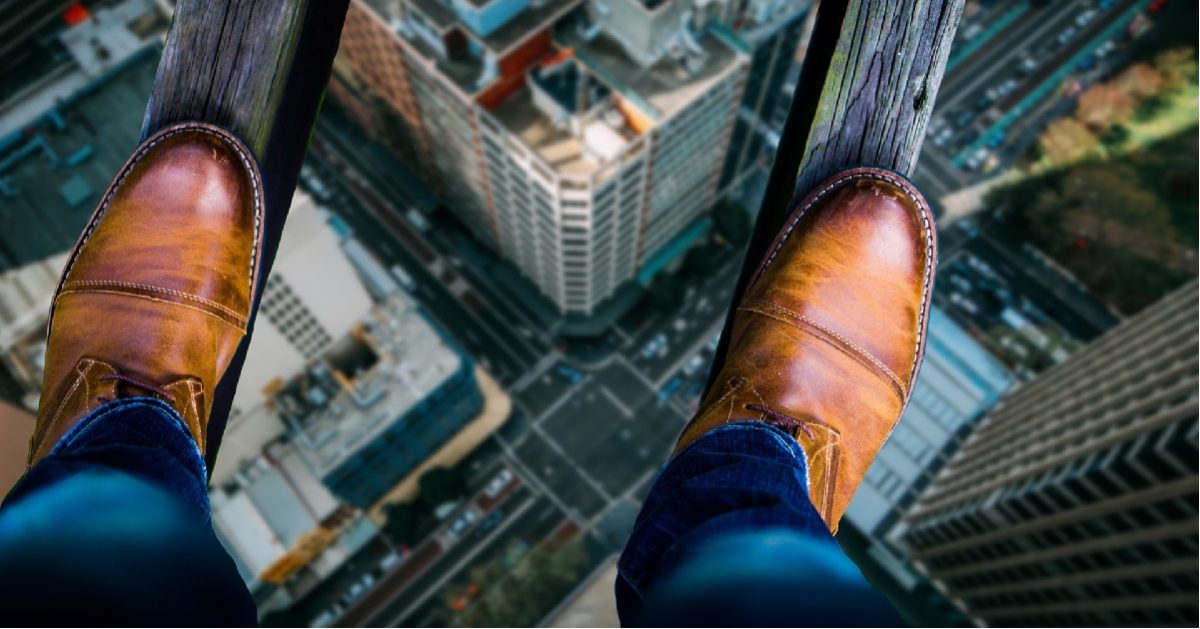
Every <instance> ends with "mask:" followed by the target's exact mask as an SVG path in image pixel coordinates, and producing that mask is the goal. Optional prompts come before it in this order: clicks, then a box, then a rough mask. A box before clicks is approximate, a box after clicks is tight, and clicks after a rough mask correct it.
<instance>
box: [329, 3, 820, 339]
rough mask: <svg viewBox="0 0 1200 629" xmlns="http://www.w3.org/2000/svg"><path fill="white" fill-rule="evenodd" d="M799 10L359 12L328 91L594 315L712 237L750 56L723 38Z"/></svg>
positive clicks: (666, 7) (485, 233)
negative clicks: (626, 288)
mask: <svg viewBox="0 0 1200 629" xmlns="http://www.w3.org/2000/svg"><path fill="white" fill-rule="evenodd" d="M796 4H805V5H807V3H797V2H782V3H779V2H776V3H769V2H753V3H741V2H732V1H730V0H713V1H707V2H700V1H697V0H588V1H586V2H585V1H584V0H558V1H553V2H551V1H546V0H488V1H483V0H481V1H478V2H463V1H457V0H453V1H452V0H395V1H385V0H380V1H374V2H364V1H363V0H355V1H354V2H352V3H351V8H350V13H349V15H348V17H347V20H346V26H345V32H344V35H343V37H342V47H341V51H340V53H339V60H338V62H337V63H336V64H335V76H336V80H335V81H334V82H333V83H332V84H331V90H332V91H333V93H334V95H335V96H337V97H338V98H339V100H340V101H342V102H343V103H344V104H345V105H346V106H347V107H348V108H349V109H350V111H351V113H352V114H353V115H354V116H355V117H356V118H358V119H359V121H360V122H361V123H362V124H363V125H364V126H366V127H367V128H368V129H370V130H372V131H373V132H374V134H375V135H376V136H378V137H380V138H381V139H383V140H384V141H386V142H388V143H390V144H391V145H392V146H394V147H395V148H397V150H399V151H400V152H402V153H404V154H405V155H406V156H407V158H408V159H407V161H408V162H409V163H410V164H411V165H412V167H413V168H414V169H416V170H417V171H419V172H420V173H421V174H422V175H423V176H424V178H425V179H426V180H427V181H429V182H430V183H432V184H433V185H434V186H435V187H436V188H438V190H439V191H440V193H441V196H442V197H443V199H444V200H445V202H446V205H447V207H449V208H450V209H451V210H453V211H454V212H456V213H457V214H458V216H459V217H460V218H461V219H462V221H463V222H464V223H465V224H467V225H468V226H469V227H470V228H472V229H473V230H474V232H475V233H476V234H477V235H478V236H479V237H480V238H482V239H483V240H485V241H487V242H489V243H491V245H492V247H493V248H494V249H496V250H497V251H499V252H500V253H501V254H503V255H504V256H505V257H506V258H508V259H509V260H512V261H513V262H514V263H515V264H516V265H517V267H518V268H520V270H521V271H522V272H523V273H524V274H525V275H526V276H527V277H528V278H530V279H531V280H532V281H533V282H534V284H536V285H537V287H538V288H539V289H540V290H541V292H542V293H543V294H544V295H545V296H547V297H548V298H549V299H550V300H551V301H552V302H554V303H555V304H557V306H558V307H559V309H560V311H562V312H563V313H566V314H578V315H588V314H590V313H592V312H593V311H594V310H595V309H596V308H597V306H598V305H600V304H602V303H603V302H604V301H605V300H606V299H607V298H609V297H611V296H612V295H613V294H614V292H615V291H616V290H617V289H618V288H619V287H621V286H622V285H623V284H624V283H626V282H627V281H629V280H632V279H634V278H639V279H642V280H643V281H646V280H648V278H649V277H650V276H652V275H653V274H654V273H656V272H657V271H658V270H660V269H661V268H662V267H663V266H665V265H666V264H667V263H668V262H669V261H670V260H671V259H672V258H673V257H675V256H676V255H678V254H679V253H681V252H682V251H683V250H684V249H686V247H687V246H688V245H689V244H690V243H691V242H693V241H694V240H695V239H697V238H698V237H699V236H700V235H702V234H703V233H704V231H705V227H706V224H705V221H706V220H707V219H706V215H707V213H708V211H709V210H710V209H711V207H712V206H713V205H714V203H715V202H716V196H717V193H718V183H719V180H720V179H721V178H722V168H723V167H724V165H725V158H726V154H727V152H728V150H729V145H730V135H731V131H732V129H733V127H734V122H735V118H736V116H737V112H738V108H739V105H740V104H741V102H742V98H743V92H744V87H745V82H746V78H747V75H748V67H749V60H750V55H751V52H752V49H751V46H750V45H749V44H747V41H746V40H744V39H742V38H741V37H740V36H739V35H738V32H737V30H736V29H733V28H730V25H737V26H738V27H739V28H751V27H755V26H759V25H760V21H762V20H773V19H776V16H777V15H782V14H786V15H788V16H792V15H794V14H795V12H796V11H795V7H794V6H793V5H796ZM774 5H781V6H784V9H787V10H786V11H785V10H783V9H775V8H773V7H774ZM785 5H786V6H785ZM380 105H382V106H380Z"/></svg>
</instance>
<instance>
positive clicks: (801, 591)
mask: <svg viewBox="0 0 1200 629" xmlns="http://www.w3.org/2000/svg"><path fill="white" fill-rule="evenodd" d="M617 570H618V576H617V583H616V593H617V612H618V614H619V615H620V618H621V624H622V625H625V626H635V625H637V626H689V627H706V626H707V627H711V626H793V627H794V626H863V627H868V626H898V625H901V624H902V623H901V620H900V617H899V616H898V615H897V613H896V611H895V609H894V608H893V607H892V606H891V604H890V603H889V602H888V601H887V599H885V598H884V597H883V596H882V595H880V594H879V593H878V592H876V591H875V590H874V589H873V588H872V587H871V586H870V584H868V583H867V581H866V580H865V579H864V578H863V576H862V573H861V572H859V570H858V568H857V567H856V566H855V565H854V564H853V563H852V562H851V561H850V560H849V559H848V558H847V557H846V556H845V555H844V554H842V551H841V549H840V548H839V547H838V545H837V542H835V541H834V539H833V536H832V535H830V533H829V530H828V529H827V528H826V526H825V523H824V522H823V521H822V520H821V517H820V516H819V515H818V514H817V511H816V509H814V508H813V506H812V503H811V502H810V501H809V499H808V471H807V468H806V464H805V458H804V451H803V450H801V448H800V446H799V444H797V443H796V440H795V439H794V438H793V437H792V436H790V435H788V434H787V433H786V432H784V431H783V430H780V429H779V428H776V427H774V426H771V425H769V424H765V423H762V422H756V421H745V422H736V423H732V424H727V425H725V426H722V427H720V428H717V429H715V430H713V431H711V432H709V433H707V434H705V435H704V436H702V437H701V438H699V439H697V440H696V441H695V442H694V443H692V444H691V445H690V446H689V447H688V448H686V449H685V450H684V451H683V452H681V453H680V454H679V455H678V456H676V457H675V458H673V459H672V460H671V461H669V462H668V463H667V465H666V466H664V468H663V470H662V471H661V473H660V474H659V477H658V479H657V480H656V481H655V483H654V487H653V488H652V489H651V490H650V495H649V496H647V498H646V502H645V504H643V505H642V510H641V513H640V514H638V518H637V521H636V523H635V524H634V529H633V534H632V535H631V536H630V539H629V542H628V543H627V544H626V546H625V552H624V553H622V555H621V559H620V561H619V562H618V564H617Z"/></svg>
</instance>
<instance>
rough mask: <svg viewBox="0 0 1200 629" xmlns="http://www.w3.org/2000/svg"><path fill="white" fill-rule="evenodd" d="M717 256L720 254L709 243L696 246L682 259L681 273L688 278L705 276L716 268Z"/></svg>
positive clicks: (718, 258)
mask: <svg viewBox="0 0 1200 629" xmlns="http://www.w3.org/2000/svg"><path fill="white" fill-rule="evenodd" d="M719 256H720V252H718V251H717V248H716V247H715V246H714V245H713V244H712V243H710V242H705V243H703V244H700V245H696V246H695V247H692V248H691V249H688V252H687V255H685V256H684V258H683V272H684V273H685V274H686V275H690V276H698V275H705V274H707V273H709V272H711V271H712V270H713V269H715V268H717V262H719V261H720V257H719Z"/></svg>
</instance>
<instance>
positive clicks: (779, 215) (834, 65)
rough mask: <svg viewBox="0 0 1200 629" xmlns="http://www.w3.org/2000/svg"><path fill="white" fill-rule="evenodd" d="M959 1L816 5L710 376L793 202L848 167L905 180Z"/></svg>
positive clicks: (827, 0) (833, 0) (826, 1)
mask: <svg viewBox="0 0 1200 629" xmlns="http://www.w3.org/2000/svg"><path fill="white" fill-rule="evenodd" d="M963 2H964V0H822V2H821V4H820V9H819V13H818V15H817V21H816V25H815V26H814V28H813V34H812V39H811V41H810V42H809V45H808V51H807V55H806V57H805V59H804V65H803V67H802V69H801V72H800V80H799V81H798V82H797V85H796V92H795V95H794V96H793V98H792V106H791V109H790V111H789V113H788V119H787V122H786V123H785V125H784V129H783V133H782V134H781V136H780V137H781V139H780V143H779V147H778V149H777V151H776V155H775V163H774V165H773V166H772V169H771V176H770V179H769V180H768V183H767V189H766V193H765V194H764V196H763V202H762V206H761V208H760V210H759V213H758V219H757V220H756V222H755V225H754V232H753V234H752V236H751V238H750V244H749V246H748V247H747V251H746V259H745V262H744V263H743V265H742V273H741V276H740V277H739V278H738V284H737V288H736V290H735V291H734V299H733V303H731V304H730V309H729V315H728V316H727V317H726V321H725V327H724V329H723V331H722V334H721V342H720V344H719V345H718V347H717V352H716V356H715V358H714V368H713V369H712V370H711V371H710V375H709V382H708V386H709V387H711V386H712V383H713V381H714V379H715V378H716V377H717V375H718V372H719V371H720V369H719V367H720V365H722V364H723V363H724V359H725V352H726V348H727V341H728V336H729V334H728V333H729V328H730V324H731V322H732V320H733V313H734V310H735V307H736V304H737V301H738V299H739V296H740V295H741V294H742V293H743V292H744V291H745V287H746V284H747V283H748V282H749V280H750V276H751V275H752V273H753V271H754V269H755V268H756V267H757V265H758V263H759V261H760V260H761V259H762V257H763V254H764V253H765V252H766V250H767V248H768V247H769V246H770V243H771V241H772V240H774V238H775V235H776V234H777V233H778V232H779V230H780V229H781V228H782V226H783V224H784V222H785V220H786V219H787V217H788V215H789V214H790V213H791V211H792V209H793V207H794V204H796V203H799V202H800V201H801V200H803V198H804V196H805V195H806V194H807V192H808V191H809V190H810V189H811V188H812V187H813V186H815V185H816V184H818V183H820V182H821V181H822V180H824V179H825V178H827V177H829V176H831V175H833V174H835V173H837V172H838V171H840V170H843V169H845V168H848V167H852V166H878V167H881V168H886V169H889V170H892V171H895V172H898V173H900V174H902V175H905V176H907V175H909V174H910V173H911V172H912V170H913V167H914V166H915V165H916V163H917V156H918V154H919V153H920V150H921V142H922V140H923V138H924V136H925V127H926V125H927V124H928V122H929V116H930V113H931V112H932V111H933V104H934V101H935V100H936V99H937V92H938V87H939V86H940V85H941V82H942V75H943V73H944V72H945V69H946V62H947V61H948V60H949V58H950V46H951V44H952V43H953V41H954V33H955V30H956V29H957V28H958V22H959V18H960V17H961V16H962V10H963Z"/></svg>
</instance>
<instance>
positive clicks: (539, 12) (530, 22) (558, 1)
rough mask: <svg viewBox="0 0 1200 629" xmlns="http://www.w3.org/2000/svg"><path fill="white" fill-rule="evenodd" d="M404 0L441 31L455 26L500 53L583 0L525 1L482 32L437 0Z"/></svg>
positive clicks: (507, 0) (497, 1) (489, 0)
mask: <svg viewBox="0 0 1200 629" xmlns="http://www.w3.org/2000/svg"><path fill="white" fill-rule="evenodd" d="M407 1H408V3H409V4H410V5H411V6H412V7H413V8H415V9H416V10H417V11H419V12H420V13H421V14H422V15H424V16H425V17H426V18H428V20H429V22H430V23H431V24H432V25H433V26H435V27H436V28H437V29H438V30H439V31H441V32H442V33H443V34H445V33H446V32H449V31H450V30H452V29H454V28H455V27H458V28H459V30H460V31H461V32H462V34H463V35H465V36H467V37H470V38H471V39H474V40H476V41H477V42H478V43H479V44H480V45H481V46H483V47H484V48H486V49H487V50H489V51H491V52H493V53H494V54H496V55H497V56H500V57H503V56H505V55H506V54H507V53H508V52H509V49H511V48H512V47H513V46H516V45H517V44H520V43H522V42H523V41H524V40H525V39H526V38H528V37H529V35H530V34H531V33H535V32H537V31H539V30H542V29H545V28H548V27H549V26H550V25H551V24H553V23H554V22H555V21H557V20H558V19H559V18H560V17H562V16H563V15H566V14H567V13H568V12H570V11H571V10H573V9H574V8H575V7H577V6H579V5H580V4H582V3H583V0H553V1H552V2H544V3H541V4H540V5H537V4H528V3H526V4H525V6H524V8H521V9H519V10H518V11H517V12H516V13H515V14H514V15H513V16H512V17H511V18H509V19H508V20H507V21H505V22H503V23H502V24H500V25H499V26H498V27H497V28H495V30H490V31H488V32H487V33H486V34H482V33H479V32H478V31H477V30H475V29H474V28H471V27H470V26H468V24H467V23H466V22H465V21H464V20H463V19H462V18H461V17H460V15H459V14H458V13H456V12H455V11H454V9H452V8H451V7H450V6H448V5H447V4H446V3H444V2H442V1H441V0H407ZM472 4H474V5H475V6H476V7H483V6H485V5H501V4H512V5H520V4H522V3H521V2H519V1H514V0H482V1H481V0H472Z"/></svg>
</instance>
